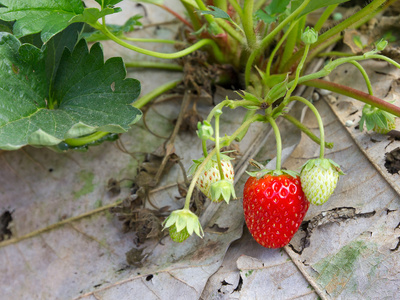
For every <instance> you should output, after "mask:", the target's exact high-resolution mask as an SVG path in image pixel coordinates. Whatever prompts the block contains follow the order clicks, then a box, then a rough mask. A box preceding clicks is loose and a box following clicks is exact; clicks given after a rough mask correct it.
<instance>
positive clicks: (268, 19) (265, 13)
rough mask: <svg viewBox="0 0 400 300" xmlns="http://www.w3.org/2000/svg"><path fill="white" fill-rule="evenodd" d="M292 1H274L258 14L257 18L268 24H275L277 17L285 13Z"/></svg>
mask: <svg viewBox="0 0 400 300" xmlns="http://www.w3.org/2000/svg"><path fill="white" fill-rule="evenodd" d="M289 2H290V0H272V2H271V3H270V4H269V5H268V6H267V7H266V8H265V9H264V10H262V9H259V10H258V11H257V12H256V14H255V15H256V17H257V18H258V19H260V20H262V21H264V22H265V23H266V24H270V23H272V22H275V20H276V19H277V16H278V15H279V14H281V13H283V12H285V10H286V7H287V6H288V4H289Z"/></svg>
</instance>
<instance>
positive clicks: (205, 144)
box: [201, 141, 208, 157]
mask: <svg viewBox="0 0 400 300" xmlns="http://www.w3.org/2000/svg"><path fill="white" fill-rule="evenodd" d="M201 147H202V149H203V155H204V157H207V155H208V152H207V142H206V141H201Z"/></svg>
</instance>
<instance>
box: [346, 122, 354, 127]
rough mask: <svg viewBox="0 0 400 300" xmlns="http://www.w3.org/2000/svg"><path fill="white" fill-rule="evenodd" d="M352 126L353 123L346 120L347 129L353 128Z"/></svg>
mask: <svg viewBox="0 0 400 300" xmlns="http://www.w3.org/2000/svg"><path fill="white" fill-rule="evenodd" d="M353 125H354V122H353V121H351V120H347V121H346V126H347V127H351V126H353Z"/></svg>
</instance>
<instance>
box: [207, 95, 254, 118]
mask: <svg viewBox="0 0 400 300" xmlns="http://www.w3.org/2000/svg"><path fill="white" fill-rule="evenodd" d="M254 105H255V103H254V102H253V101H248V100H239V101H237V100H224V101H222V102H221V103H219V104H217V105H216V106H214V108H213V109H212V110H211V111H210V113H209V114H208V116H207V122H209V123H210V122H211V119H212V118H213V116H214V115H215V112H216V111H217V110H218V109H220V110H222V108H223V107H224V106H228V107H229V108H231V109H235V108H237V107H239V106H254Z"/></svg>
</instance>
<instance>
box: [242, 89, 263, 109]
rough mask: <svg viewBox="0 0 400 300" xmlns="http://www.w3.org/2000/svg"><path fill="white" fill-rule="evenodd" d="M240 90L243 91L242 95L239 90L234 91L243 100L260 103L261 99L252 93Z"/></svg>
mask: <svg viewBox="0 0 400 300" xmlns="http://www.w3.org/2000/svg"><path fill="white" fill-rule="evenodd" d="M241 92H242V93H243V95H242V94H241V93H239V92H236V94H238V95H239V96H240V97H242V98H243V99H244V100H247V101H251V102H254V103H255V104H260V103H261V102H262V99H260V98H258V97H256V96H254V95H253V94H251V93H249V92H246V91H243V90H242V91H241ZM257 108H259V107H258V106H257Z"/></svg>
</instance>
